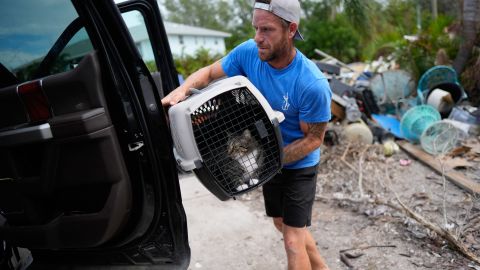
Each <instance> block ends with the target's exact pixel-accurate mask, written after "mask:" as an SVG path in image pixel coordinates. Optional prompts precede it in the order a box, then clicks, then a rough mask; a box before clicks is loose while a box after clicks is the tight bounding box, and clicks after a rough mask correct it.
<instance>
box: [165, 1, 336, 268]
mask: <svg viewBox="0 0 480 270" xmlns="http://www.w3.org/2000/svg"><path fill="white" fill-rule="evenodd" d="M299 20H300V4H299V2H298V0H256V2H255V4H254V12H253V20H252V24H253V27H254V28H255V31H256V33H255V38H254V40H249V41H246V42H244V43H242V44H240V45H239V46H237V47H236V48H235V49H234V50H232V51H231V52H230V53H229V54H228V55H227V56H226V57H224V58H223V59H221V60H219V61H217V62H215V63H213V64H212V65H210V66H207V67H204V68H202V69H200V70H198V71H197V72H195V73H193V74H192V75H191V76H189V77H188V78H187V80H186V81H185V82H184V83H183V84H182V85H181V86H180V87H178V88H177V89H175V90H174V91H173V92H171V93H170V94H169V95H167V96H166V97H165V98H163V99H162V104H163V105H164V106H168V105H174V104H176V103H177V102H180V101H182V100H183V99H185V98H186V97H187V96H188V95H189V94H190V90H189V89H190V88H197V89H200V88H203V87H205V86H207V85H208V84H209V83H210V82H211V81H213V80H216V79H218V78H221V77H224V76H235V75H243V76H246V77H247V78H248V79H249V80H250V81H251V82H252V83H253V84H254V85H255V86H256V87H257V88H258V89H259V90H260V92H262V94H263V95H264V96H265V98H266V99H267V100H268V102H269V103H270V105H271V106H272V108H273V109H274V110H278V111H281V112H283V114H284V115H285V120H284V121H283V122H282V123H281V125H280V129H281V132H282V137H283V141H284V160H283V163H284V167H283V169H282V172H281V173H280V174H278V175H277V176H275V177H274V178H273V179H272V180H270V181H269V182H268V183H266V184H265V185H264V186H263V193H264V199H265V208H266V212H267V215H268V216H270V217H272V218H273V223H274V225H275V227H276V228H277V229H278V230H279V231H280V232H281V233H282V234H283V238H284V246H285V251H286V253H287V260H288V269H290V270H292V269H299V270H306V269H328V267H327V265H326V263H325V261H324V260H323V259H322V257H321V256H320V253H319V252H318V249H317V247H316V244H315V241H314V239H313V237H312V235H311V234H310V232H309V230H308V229H307V226H310V225H311V224H310V223H311V214H312V206H313V202H314V198H315V188H316V171H317V164H318V162H319V159H320V150H319V147H320V145H321V144H322V142H323V138H324V135H325V130H326V126H327V123H328V121H329V120H330V102H331V91H330V88H329V86H328V82H327V80H326V78H325V77H324V76H323V74H321V72H320V71H319V70H318V68H317V67H316V66H315V64H314V63H313V62H311V61H310V60H309V59H307V58H306V57H305V56H304V55H303V54H302V53H301V52H300V51H298V50H297V49H296V48H295V45H294V39H303V38H302V36H301V35H300V33H299V32H298V23H299Z"/></svg>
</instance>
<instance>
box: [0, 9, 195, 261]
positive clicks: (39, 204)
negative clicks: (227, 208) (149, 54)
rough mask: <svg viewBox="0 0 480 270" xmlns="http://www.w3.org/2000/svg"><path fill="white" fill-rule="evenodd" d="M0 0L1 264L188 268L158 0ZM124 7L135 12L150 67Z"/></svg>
mask: <svg viewBox="0 0 480 270" xmlns="http://www.w3.org/2000/svg"><path fill="white" fill-rule="evenodd" d="M1 5H2V7H1V8H0V10H2V11H0V13H2V14H0V17H2V19H0V23H1V25H2V28H4V29H8V30H6V31H4V32H3V33H2V34H0V39H1V42H0V43H1V44H2V45H0V242H3V245H1V246H2V248H0V250H1V251H0V265H1V266H3V267H6V266H11V267H13V266H15V262H16V263H17V264H16V265H17V267H18V265H19V261H20V263H30V262H26V261H28V260H30V259H31V258H32V257H33V264H31V267H32V269H53V268H57V267H62V266H85V265H90V266H93V267H94V269H101V268H109V267H111V266H112V265H123V266H132V265H142V266H144V268H143V269H149V268H152V269H153V268H155V269H182V268H186V267H187V266H188V263H189V258H190V250H189V247H188V236H187V228H186V217H185V213H184V210H183V206H182V203H181V195H180V189H179V183H178V176H177V171H176V164H175V160H174V157H173V152H172V139H171V136H170V133H169V128H168V124H167V118H166V117H165V112H164V110H163V108H162V107H161V105H160V97H161V96H162V95H163V93H168V92H169V91H171V90H172V89H174V88H175V87H176V86H177V84H178V80H177V74H176V72H175V68H174V65H173V60H172V57H171V53H170V49H169V46H168V42H167V37H166V34H165V30H164V29H163V24H162V21H161V17H160V13H159V10H158V7H157V4H156V1H154V0H134V1H129V2H126V3H122V4H120V5H119V7H117V6H116V5H115V4H114V3H113V1H111V0H73V1H72V2H71V3H70V2H68V1H63V0H52V1H33V2H32V1H24V0H18V1H15V2H12V3H9V5H8V6H7V5H6V4H5V3H3V4H1ZM121 12H125V13H127V12H137V13H138V14H140V15H141V19H142V21H143V22H144V27H145V28H146V32H147V34H148V37H149V38H148V40H149V42H150V46H151V49H152V51H153V52H154V53H153V57H154V63H155V64H154V66H155V68H156V71H157V72H156V73H154V75H152V74H151V72H150V71H149V70H148V68H147V65H146V64H145V62H144V60H142V55H141V54H140V53H139V50H138V47H137V46H136V44H135V42H134V40H133V39H132V35H131V32H129V30H128V28H127V25H126V24H125V21H124V19H123V18H122V14H121ZM32 25H33V26H32ZM35 25H36V26H35ZM38 29H40V30H38ZM51 29H55V31H53V30H52V31H50V30H51ZM48 31H50V32H48ZM39 32H40V33H39ZM47 32H48V33H47ZM47 37H48V38H47ZM25 250H27V251H29V252H31V254H32V255H31V256H30V255H26V256H27V257H28V258H27V259H25V260H23V259H24V258H22V254H30V253H26V252H24V251H25ZM19 251H20V252H19ZM22 260H23V261H22ZM0 268H1V267H0Z"/></svg>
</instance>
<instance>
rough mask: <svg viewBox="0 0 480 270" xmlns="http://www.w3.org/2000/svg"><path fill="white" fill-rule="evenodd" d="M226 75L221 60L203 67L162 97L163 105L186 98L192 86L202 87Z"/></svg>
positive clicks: (171, 104)
mask: <svg viewBox="0 0 480 270" xmlns="http://www.w3.org/2000/svg"><path fill="white" fill-rule="evenodd" d="M224 76H226V74H225V72H223V69H222V65H221V64H220V60H218V61H216V62H215V63H213V64H211V65H209V66H206V67H203V68H201V69H199V70H197V71H196V72H194V73H193V74H192V75H190V76H188V78H187V79H186V80H185V82H184V83H183V84H182V85H180V86H179V87H178V88H176V89H175V90H173V91H172V92H170V94H168V95H166V96H165V97H164V98H162V106H173V105H175V104H177V103H178V102H181V101H183V100H185V99H186V98H187V97H188V95H190V88H195V89H202V88H204V87H205V86H207V85H208V84H209V83H210V82H212V81H213V80H216V79H219V78H221V77H224Z"/></svg>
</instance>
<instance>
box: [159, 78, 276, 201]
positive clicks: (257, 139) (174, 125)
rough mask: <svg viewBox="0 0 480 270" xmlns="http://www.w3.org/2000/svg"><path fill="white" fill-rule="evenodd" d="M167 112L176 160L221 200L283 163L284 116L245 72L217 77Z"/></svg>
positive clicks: (261, 179)
mask: <svg viewBox="0 0 480 270" xmlns="http://www.w3.org/2000/svg"><path fill="white" fill-rule="evenodd" d="M168 113H169V117H170V124H171V131H172V137H173V140H174V144H175V147H174V151H175V156H176V159H177V162H178V164H179V165H180V166H181V167H182V169H184V170H186V171H191V170H193V171H194V172H195V174H196V175H197V177H198V178H199V180H200V181H201V182H202V183H203V185H204V186H205V187H206V188H207V189H209V190H210V191H211V192H212V193H213V194H214V195H215V196H217V197H218V198H219V199H220V200H227V199H229V198H233V197H235V196H238V195H240V194H242V193H245V192H248V191H250V190H253V189H255V188H257V187H259V186H260V185H262V184H264V183H265V182H267V181H268V180H270V179H271V178H272V177H273V176H274V175H275V174H276V173H278V172H279V171H280V169H281V168H282V145H283V143H282V138H281V134H280V127H279V123H280V122H281V121H283V119H284V116H283V114H282V113H281V112H278V111H273V110H272V108H271V107H270V105H269V104H268V102H267V101H266V100H265V98H264V97H263V96H262V94H261V93H260V92H259V91H258V90H257V89H256V88H255V86H253V84H252V83H251V82H250V81H249V80H248V79H247V78H245V77H243V76H235V77H231V78H227V79H223V80H220V81H217V82H215V83H213V84H211V85H210V86H208V87H207V88H205V89H204V90H202V91H200V92H198V93H196V94H193V95H192V96H190V97H189V98H187V99H186V100H185V101H183V102H180V103H178V104H176V105H174V106H173V107H171V108H170V110H169V112H168Z"/></svg>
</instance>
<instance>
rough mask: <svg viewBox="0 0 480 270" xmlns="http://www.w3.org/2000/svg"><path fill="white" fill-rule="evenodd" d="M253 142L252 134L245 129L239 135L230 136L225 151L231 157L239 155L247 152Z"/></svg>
mask: <svg viewBox="0 0 480 270" xmlns="http://www.w3.org/2000/svg"><path fill="white" fill-rule="evenodd" d="M252 144H253V138H252V134H251V133H250V131H249V130H248V129H245V130H244V131H243V132H242V134H241V135H238V136H232V137H231V138H230V139H229V140H228V142H227V152H228V154H229V155H230V156H232V157H239V156H243V155H246V154H248V152H249V149H250V148H251V146H252Z"/></svg>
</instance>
